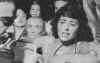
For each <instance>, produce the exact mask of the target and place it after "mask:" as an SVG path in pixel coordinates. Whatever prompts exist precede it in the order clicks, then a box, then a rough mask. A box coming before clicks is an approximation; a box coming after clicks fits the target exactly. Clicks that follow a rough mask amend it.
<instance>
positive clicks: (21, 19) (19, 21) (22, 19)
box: [14, 9, 26, 27]
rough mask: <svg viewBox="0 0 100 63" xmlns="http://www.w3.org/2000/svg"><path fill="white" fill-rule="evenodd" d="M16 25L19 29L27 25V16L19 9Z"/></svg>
mask: <svg viewBox="0 0 100 63" xmlns="http://www.w3.org/2000/svg"><path fill="white" fill-rule="evenodd" d="M14 25H15V26H17V27H23V26H25V25H26V14H25V12H24V11H23V10H22V9H17V12H16V18H15V20H14Z"/></svg>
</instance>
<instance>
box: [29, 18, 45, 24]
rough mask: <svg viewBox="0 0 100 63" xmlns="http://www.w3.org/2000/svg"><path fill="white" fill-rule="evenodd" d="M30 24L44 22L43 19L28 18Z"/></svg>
mask: <svg viewBox="0 0 100 63" xmlns="http://www.w3.org/2000/svg"><path fill="white" fill-rule="evenodd" d="M28 24H32V25H36V24H39V25H40V24H43V22H42V19H38V18H33V19H30V20H28Z"/></svg>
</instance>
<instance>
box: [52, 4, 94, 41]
mask: <svg viewBox="0 0 100 63" xmlns="http://www.w3.org/2000/svg"><path fill="white" fill-rule="evenodd" d="M61 16H65V17H70V18H74V19H77V20H78V22H79V28H78V30H77V32H76V36H75V38H74V39H75V40H76V41H77V42H78V41H88V42H91V41H93V34H92V30H91V29H90V27H89V25H88V19H87V16H86V14H85V12H84V10H83V9H82V8H78V7H77V5H71V4H67V5H65V6H64V7H62V8H61V9H60V10H59V11H58V12H57V13H56V15H55V18H54V19H53V21H52V22H51V25H52V33H53V36H54V37H55V38H59V37H58V31H57V25H58V21H59V20H60V17H61Z"/></svg>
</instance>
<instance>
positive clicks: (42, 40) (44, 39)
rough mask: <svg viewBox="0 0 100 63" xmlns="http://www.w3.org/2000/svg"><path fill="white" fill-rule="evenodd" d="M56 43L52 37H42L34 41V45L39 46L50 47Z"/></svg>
mask: <svg viewBox="0 0 100 63" xmlns="http://www.w3.org/2000/svg"><path fill="white" fill-rule="evenodd" d="M53 41H54V38H53V37H50V36H41V37H39V38H37V39H35V40H34V43H35V44H37V45H48V44H50V43H52V42H53Z"/></svg>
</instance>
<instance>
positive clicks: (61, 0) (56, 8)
mask: <svg viewBox="0 0 100 63" xmlns="http://www.w3.org/2000/svg"><path fill="white" fill-rule="evenodd" d="M65 4H67V2H65V1H63V0H58V1H56V2H55V12H57V11H58V10H59V9H60V8H61V7H63V6H64V5H65Z"/></svg>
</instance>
